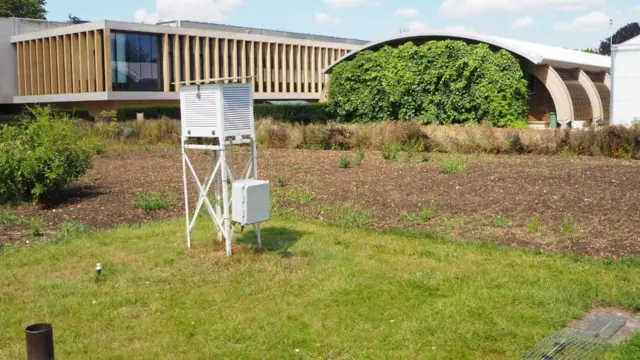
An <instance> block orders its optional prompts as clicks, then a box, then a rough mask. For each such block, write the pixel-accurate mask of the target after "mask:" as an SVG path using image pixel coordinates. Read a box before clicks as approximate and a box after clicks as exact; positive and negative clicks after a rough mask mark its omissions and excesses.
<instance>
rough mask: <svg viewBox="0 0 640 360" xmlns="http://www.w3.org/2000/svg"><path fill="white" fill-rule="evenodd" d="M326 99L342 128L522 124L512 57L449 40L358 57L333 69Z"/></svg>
mask: <svg viewBox="0 0 640 360" xmlns="http://www.w3.org/2000/svg"><path fill="white" fill-rule="evenodd" d="M328 95H329V104H330V106H331V111H333V112H335V113H336V115H337V118H338V120H339V121H346V122H369V121H376V120H389V119H399V120H403V119H419V120H420V121H421V122H422V123H443V124H452V123H478V122H481V121H484V120H487V121H490V122H491V123H492V124H494V125H496V126H501V127H505V126H508V125H510V124H513V123H521V122H522V121H523V119H525V117H526V114H527V111H528V91H527V81H526V79H525V77H524V72H523V70H522V68H521V66H520V62H519V61H518V59H516V58H515V57H514V56H513V55H512V54H510V53H509V52H507V51H505V50H500V51H497V52H494V51H492V50H491V48H490V47H489V46H488V45H486V44H478V45H468V44H466V43H464V42H462V41H456V40H448V41H430V42H427V43H426V44H424V45H421V46H416V45H414V44H413V43H407V44H404V45H402V46H400V47H398V48H392V47H389V46H386V47H384V48H382V49H380V50H378V51H375V52H373V51H363V52H361V53H359V54H358V55H357V56H356V57H355V59H353V60H351V61H346V62H343V63H340V64H338V66H336V67H335V69H334V70H333V73H332V75H331V82H330V84H329V89H328Z"/></svg>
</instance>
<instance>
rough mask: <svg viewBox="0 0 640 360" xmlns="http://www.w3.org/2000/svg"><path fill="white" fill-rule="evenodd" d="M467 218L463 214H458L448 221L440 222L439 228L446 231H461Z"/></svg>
mask: <svg viewBox="0 0 640 360" xmlns="http://www.w3.org/2000/svg"><path fill="white" fill-rule="evenodd" d="M467 220H468V218H467V217H466V216H465V215H463V214H458V215H456V216H454V217H452V218H449V219H443V220H442V221H440V227H442V228H443V229H445V230H447V231H452V230H456V229H457V230H462V229H464V227H465V226H466V225H467Z"/></svg>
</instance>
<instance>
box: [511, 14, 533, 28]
mask: <svg viewBox="0 0 640 360" xmlns="http://www.w3.org/2000/svg"><path fill="white" fill-rule="evenodd" d="M533 23H534V21H533V19H532V18H530V17H528V16H525V17H523V18H518V19H515V20H513V22H512V23H511V27H512V28H515V29H523V28H526V27H529V26H531V25H533Z"/></svg>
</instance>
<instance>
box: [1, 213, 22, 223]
mask: <svg viewBox="0 0 640 360" xmlns="http://www.w3.org/2000/svg"><path fill="white" fill-rule="evenodd" d="M20 224H22V219H20V218H19V217H18V216H17V215H16V214H14V213H12V212H10V211H0V227H2V226H16V225H20Z"/></svg>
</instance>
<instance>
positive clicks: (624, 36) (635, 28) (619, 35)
mask: <svg viewBox="0 0 640 360" xmlns="http://www.w3.org/2000/svg"><path fill="white" fill-rule="evenodd" d="M638 35H640V24H638V23H637V22H633V23H629V24H627V25H625V26H623V27H621V28H620V29H618V31H616V33H615V34H613V44H614V45H617V44H621V43H623V42H625V41H628V40H631V39H633V38H634V37H636V36H638ZM598 54H600V55H611V38H606V39H604V40H602V41H601V42H600V48H598Z"/></svg>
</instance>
